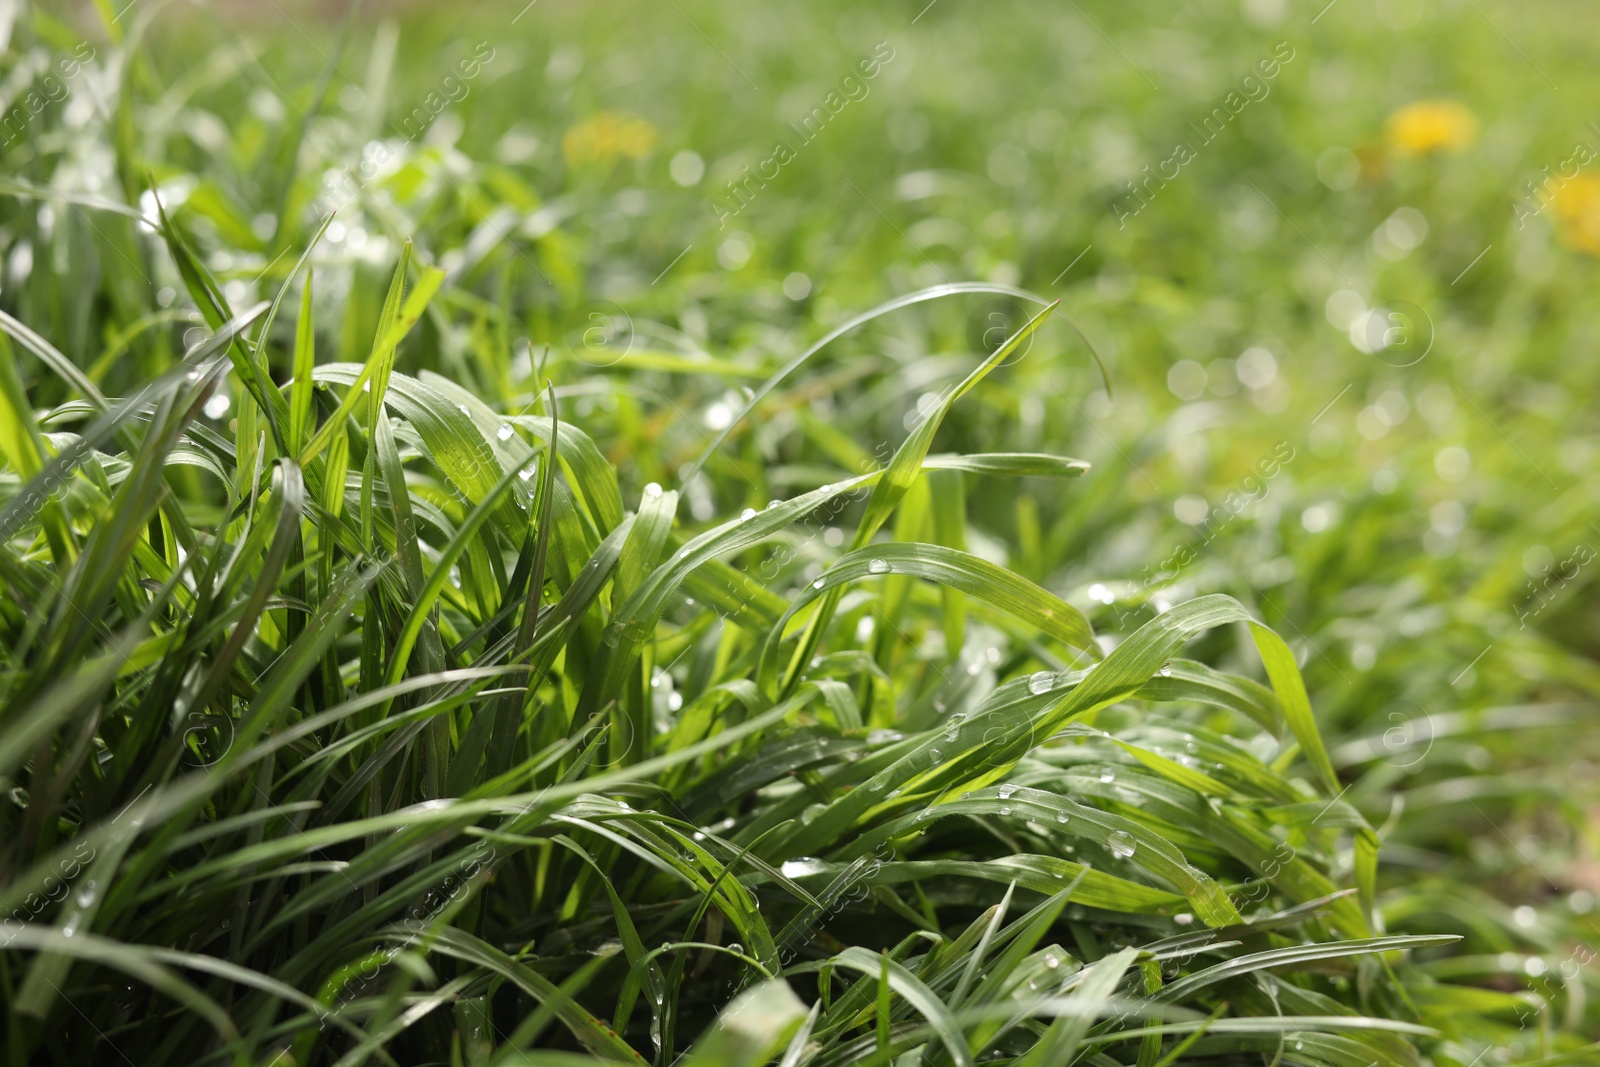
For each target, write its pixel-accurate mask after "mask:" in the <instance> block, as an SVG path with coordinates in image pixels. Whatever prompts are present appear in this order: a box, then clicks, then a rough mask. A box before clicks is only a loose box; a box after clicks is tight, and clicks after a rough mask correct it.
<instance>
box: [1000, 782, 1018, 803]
mask: <svg viewBox="0 0 1600 1067" xmlns="http://www.w3.org/2000/svg"><path fill="white" fill-rule="evenodd" d="M1016 791H1017V787H1016V786H1014V785H1010V784H1009V783H1008V784H1006V785H1003V786H1001V787H1000V789H999V790H998V792H999V794H1000V799H1001V800H1009V799H1011V794H1013V793H1015V792H1016Z"/></svg>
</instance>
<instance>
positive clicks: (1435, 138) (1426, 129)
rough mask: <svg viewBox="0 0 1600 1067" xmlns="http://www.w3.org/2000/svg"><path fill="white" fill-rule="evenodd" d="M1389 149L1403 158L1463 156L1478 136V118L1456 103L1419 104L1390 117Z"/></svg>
mask: <svg viewBox="0 0 1600 1067" xmlns="http://www.w3.org/2000/svg"><path fill="white" fill-rule="evenodd" d="M1388 133H1389V146H1390V147H1391V148H1393V149H1394V150H1395V151H1396V152H1398V153H1400V154H1402V155H1421V154H1424V153H1427V152H1459V151H1461V150H1462V149H1463V148H1466V147H1467V146H1468V145H1469V144H1471V143H1472V141H1473V139H1474V138H1475V137H1477V135H1478V118H1477V116H1476V115H1474V114H1473V113H1472V112H1471V111H1468V110H1467V109H1466V107H1464V106H1463V105H1461V104H1458V103H1456V102H1455V101H1454V100H1418V101H1417V102H1416V103H1414V104H1407V105H1406V106H1405V107H1403V108H1401V109H1400V110H1399V111H1396V112H1395V113H1394V114H1393V115H1390V116H1389V131H1388Z"/></svg>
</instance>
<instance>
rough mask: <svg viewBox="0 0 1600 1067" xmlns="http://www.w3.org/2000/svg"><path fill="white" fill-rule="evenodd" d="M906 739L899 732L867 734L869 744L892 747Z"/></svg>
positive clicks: (882, 731) (874, 731)
mask: <svg viewBox="0 0 1600 1067" xmlns="http://www.w3.org/2000/svg"><path fill="white" fill-rule="evenodd" d="M905 737H906V735H905V734H903V733H901V732H900V731H899V730H873V731H871V732H870V733H868V734H867V744H869V745H891V744H893V743H894V742H896V741H904V740H905Z"/></svg>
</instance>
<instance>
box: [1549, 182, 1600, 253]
mask: <svg viewBox="0 0 1600 1067" xmlns="http://www.w3.org/2000/svg"><path fill="white" fill-rule="evenodd" d="M1550 206H1551V208H1552V209H1553V211H1554V213H1555V220H1556V237H1557V238H1559V239H1560V241H1561V243H1562V244H1564V245H1566V246H1567V247H1568V248H1575V249H1577V250H1578V251H1580V252H1587V253H1589V254H1590V255H1591V256H1600V177H1595V176H1594V175H1593V174H1579V175H1577V176H1576V177H1573V178H1571V179H1570V180H1568V181H1566V182H1564V183H1563V184H1562V185H1561V187H1560V188H1558V189H1557V190H1556V191H1555V195H1554V196H1552V197H1551V198H1550Z"/></svg>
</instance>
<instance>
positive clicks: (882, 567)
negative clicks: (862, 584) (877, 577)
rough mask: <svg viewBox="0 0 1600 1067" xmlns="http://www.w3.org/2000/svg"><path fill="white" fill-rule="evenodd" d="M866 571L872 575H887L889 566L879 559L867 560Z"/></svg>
mask: <svg viewBox="0 0 1600 1067" xmlns="http://www.w3.org/2000/svg"><path fill="white" fill-rule="evenodd" d="M867 570H868V571H869V572H870V573H872V574H888V573H889V565H888V564H887V563H885V562H884V561H883V560H881V559H874V560H868V561H867Z"/></svg>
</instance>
